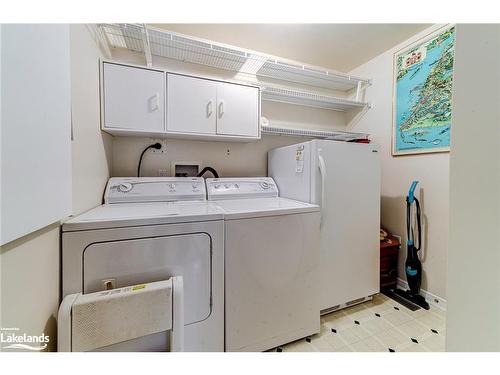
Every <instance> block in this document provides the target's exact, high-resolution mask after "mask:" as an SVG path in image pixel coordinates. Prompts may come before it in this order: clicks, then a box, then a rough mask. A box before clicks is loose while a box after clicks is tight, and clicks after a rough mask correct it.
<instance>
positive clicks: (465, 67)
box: [446, 25, 500, 351]
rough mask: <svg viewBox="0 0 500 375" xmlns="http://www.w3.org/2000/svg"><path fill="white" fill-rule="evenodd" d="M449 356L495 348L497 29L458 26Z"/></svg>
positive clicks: (499, 118)
mask: <svg viewBox="0 0 500 375" xmlns="http://www.w3.org/2000/svg"><path fill="white" fill-rule="evenodd" d="M455 60H456V63H455V81H454V85H453V86H454V87H453V115H452V116H453V131H452V133H451V140H452V145H453V148H452V151H451V161H450V167H451V169H450V184H451V190H450V207H451V211H450V217H451V219H450V251H449V256H448V309H447V318H446V324H447V328H446V338H447V350H448V351H500V272H499V269H500V199H499V192H500V147H499V145H498V142H499V139H500V109H499V103H500V70H499V67H500V26H499V25H458V26H457V44H456V54H455Z"/></svg>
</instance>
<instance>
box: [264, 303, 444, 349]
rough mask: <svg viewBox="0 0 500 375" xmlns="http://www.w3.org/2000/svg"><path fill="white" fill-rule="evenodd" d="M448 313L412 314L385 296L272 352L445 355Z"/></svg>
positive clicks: (340, 314) (328, 317)
mask: <svg viewBox="0 0 500 375" xmlns="http://www.w3.org/2000/svg"><path fill="white" fill-rule="evenodd" d="M445 327H446V325H445V314H444V312H443V311H442V310H440V309H438V308H435V307H433V306H431V309H430V310H428V311H426V310H423V309H420V310H417V311H410V310H409V309H407V308H406V307H404V306H402V305H401V304H399V303H397V302H396V301H394V300H392V299H390V298H388V297H386V296H385V295H383V294H378V295H376V296H375V297H374V298H373V300H372V301H368V302H365V303H363V304H360V305H356V306H353V307H350V308H347V309H343V310H341V311H338V312H334V313H331V314H328V315H324V316H322V317H321V332H320V333H319V334H317V335H314V336H312V337H310V338H307V339H302V340H298V341H294V342H292V343H289V344H287V345H284V346H282V347H280V348H276V349H274V350H273V351H284V352H392V351H395V352H442V351H444V350H445V333H446V332H445Z"/></svg>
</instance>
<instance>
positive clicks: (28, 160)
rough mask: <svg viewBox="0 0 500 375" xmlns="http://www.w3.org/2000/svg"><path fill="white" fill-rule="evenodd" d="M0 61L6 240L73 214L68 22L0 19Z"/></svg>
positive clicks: (0, 173) (0, 177)
mask: <svg viewBox="0 0 500 375" xmlns="http://www.w3.org/2000/svg"><path fill="white" fill-rule="evenodd" d="M35 60H36V63H35V62H34V61H35ZM0 66H1V69H0V82H1V94H0V96H1V104H0V107H1V111H0V123H1V124H2V129H1V137H0V153H1V156H0V159H1V161H2V163H1V168H0V206H1V208H2V209H1V216H0V228H1V230H0V245H3V244H5V243H7V242H10V241H12V240H15V239H17V238H20V237H22V236H24V235H26V234H28V233H31V232H34V231H36V230H38V229H41V228H43V227H46V226H48V225H50V224H52V223H55V222H58V221H59V220H61V219H65V218H66V217H67V216H68V215H70V214H71V205H72V202H71V200H72V197H71V184H72V176H71V164H72V156H71V75H70V74H71V72H70V28H69V25H63V24H58V25H48V24H18V25H14V24H8V25H7V24H3V25H0ZM29 261H30V259H29V257H28V258H26V262H29Z"/></svg>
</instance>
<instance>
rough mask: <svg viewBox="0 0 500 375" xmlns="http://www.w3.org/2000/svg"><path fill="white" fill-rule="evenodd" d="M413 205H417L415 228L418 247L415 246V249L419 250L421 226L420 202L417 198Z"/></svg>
mask: <svg viewBox="0 0 500 375" xmlns="http://www.w3.org/2000/svg"><path fill="white" fill-rule="evenodd" d="M415 205H416V206H417V230H418V247H417V246H415V249H416V250H417V251H419V250H420V247H421V246H422V228H421V226H420V202H419V201H418V199H417V198H415Z"/></svg>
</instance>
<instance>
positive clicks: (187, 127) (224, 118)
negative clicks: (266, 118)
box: [101, 62, 260, 141]
mask: <svg viewBox="0 0 500 375" xmlns="http://www.w3.org/2000/svg"><path fill="white" fill-rule="evenodd" d="M101 81H102V95H103V97H102V103H103V105H102V112H103V115H102V121H103V126H102V129H103V130H105V131H106V132H108V133H110V134H115V135H137V136H158V137H176V138H194V139H206V140H214V141H219V140H221V141H252V140H257V139H260V92H259V88H258V87H255V86H249V85H244V84H238V83H229V82H223V81H217V80H213V79H207V78H201V77H193V76H188V75H183V74H176V73H170V72H165V71H163V70H158V69H150V68H142V67H137V66H129V65H123V64H120V63H114V62H103V64H102V77H101Z"/></svg>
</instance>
